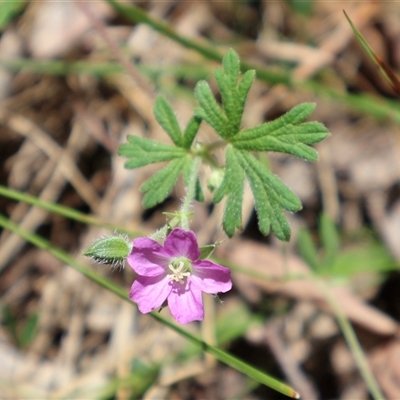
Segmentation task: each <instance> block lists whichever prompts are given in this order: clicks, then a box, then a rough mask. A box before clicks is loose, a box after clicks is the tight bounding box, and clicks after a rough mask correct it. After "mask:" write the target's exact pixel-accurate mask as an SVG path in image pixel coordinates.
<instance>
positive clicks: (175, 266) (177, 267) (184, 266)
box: [168, 258, 192, 284]
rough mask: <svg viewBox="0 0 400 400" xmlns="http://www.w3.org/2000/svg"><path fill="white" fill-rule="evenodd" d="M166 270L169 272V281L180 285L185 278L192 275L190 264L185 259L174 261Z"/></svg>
mask: <svg viewBox="0 0 400 400" xmlns="http://www.w3.org/2000/svg"><path fill="white" fill-rule="evenodd" d="M168 269H169V271H170V272H169V274H168V278H169V280H170V281H173V282H179V283H180V284H184V283H185V281H186V278H187V277H189V276H190V275H191V274H192V272H191V263H190V261H189V260H188V259H186V258H185V259H183V258H178V259H175V260H174V261H172V262H171V263H170V264H169V265H168Z"/></svg>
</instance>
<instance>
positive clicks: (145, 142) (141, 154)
mask: <svg viewBox="0 0 400 400" xmlns="http://www.w3.org/2000/svg"><path fill="white" fill-rule="evenodd" d="M128 142H129V143H124V144H122V145H121V146H120V147H119V149H118V154H119V155H120V156H123V157H127V158H128V159H129V160H128V161H127V162H126V163H125V168H128V169H134V168H139V167H143V166H145V165H149V164H154V163H158V162H162V161H170V160H173V159H176V158H180V157H183V156H184V155H185V154H186V151H185V150H184V149H181V148H179V147H175V146H171V145H169V144H166V143H160V142H156V141H154V140H150V139H145V138H141V137H137V136H131V135H128Z"/></svg>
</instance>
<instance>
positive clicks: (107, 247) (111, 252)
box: [83, 235, 132, 267]
mask: <svg viewBox="0 0 400 400" xmlns="http://www.w3.org/2000/svg"><path fill="white" fill-rule="evenodd" d="M131 250H132V244H131V243H129V241H128V238H127V237H126V236H122V235H114V236H106V237H103V238H101V239H98V240H96V241H95V242H94V243H93V245H92V246H91V247H90V248H89V249H88V250H86V251H85V252H84V253H83V255H84V256H86V257H90V258H92V259H93V260H94V261H97V262H98V263H100V264H111V265H112V266H113V267H118V266H122V265H123V262H124V260H125V259H126V258H127V257H128V255H129V253H130V252H131Z"/></svg>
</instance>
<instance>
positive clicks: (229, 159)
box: [214, 146, 245, 237]
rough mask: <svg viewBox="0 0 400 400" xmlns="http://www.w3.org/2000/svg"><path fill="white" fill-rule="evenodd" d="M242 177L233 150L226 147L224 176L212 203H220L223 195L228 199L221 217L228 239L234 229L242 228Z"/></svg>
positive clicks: (230, 147)
mask: <svg viewBox="0 0 400 400" xmlns="http://www.w3.org/2000/svg"><path fill="white" fill-rule="evenodd" d="M244 177H245V176H244V173H243V170H242V169H241V168H240V165H239V162H238V159H237V156H236V154H235V151H234V148H233V147H232V146H227V149H226V166H225V174H224V178H223V180H222V183H221V185H220V186H219V188H218V189H217V190H216V192H215V194H214V202H216V203H218V202H220V201H221V200H222V198H223V197H224V196H225V195H226V196H227V197H228V199H227V202H226V207H225V211H224V217H223V228H224V231H225V233H226V234H227V235H228V236H229V237H232V236H233V235H234V234H235V229H241V227H242V204H243V185H244Z"/></svg>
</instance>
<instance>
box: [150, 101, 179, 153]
mask: <svg viewBox="0 0 400 400" xmlns="http://www.w3.org/2000/svg"><path fill="white" fill-rule="evenodd" d="M154 115H155V117H156V120H157V121H158V123H159V124H160V125H161V126H162V127H163V129H164V130H165V132H167V133H168V136H169V137H170V138H171V139H172V141H173V142H174V144H175V145H176V146H177V147H182V145H183V137H182V132H181V128H180V127H179V124H178V121H177V120H176V116H175V113H174V110H173V109H172V107H171V105H170V104H169V103H168V102H167V100H165V99H164V98H163V97H161V96H159V97H157V99H156V103H155V106H154Z"/></svg>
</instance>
